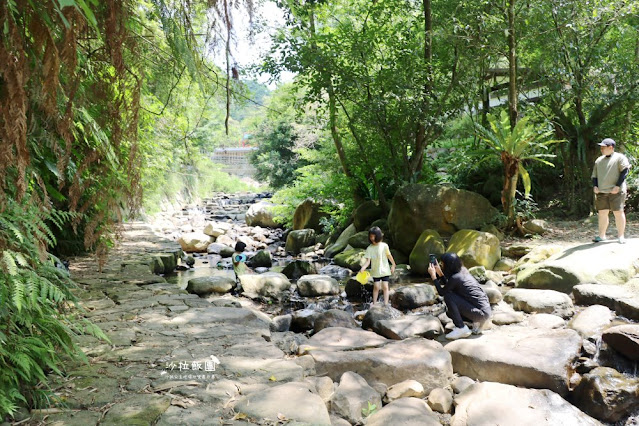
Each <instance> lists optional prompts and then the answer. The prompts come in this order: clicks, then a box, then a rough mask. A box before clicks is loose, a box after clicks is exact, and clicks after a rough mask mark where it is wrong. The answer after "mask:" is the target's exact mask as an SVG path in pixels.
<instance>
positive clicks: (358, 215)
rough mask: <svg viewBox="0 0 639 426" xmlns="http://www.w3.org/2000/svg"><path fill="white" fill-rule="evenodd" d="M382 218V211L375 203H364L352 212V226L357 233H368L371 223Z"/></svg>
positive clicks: (370, 201)
mask: <svg viewBox="0 0 639 426" xmlns="http://www.w3.org/2000/svg"><path fill="white" fill-rule="evenodd" d="M383 216H384V209H382V208H381V207H380V206H379V205H378V204H377V203H376V202H375V201H372V200H369V201H365V202H363V203H362V204H360V205H359V206H357V208H356V209H355V210H354V211H353V225H355V228H356V229H357V230H358V231H368V228H369V226H370V225H371V223H373V222H374V221H376V220H377V219H381V218H382V217H383Z"/></svg>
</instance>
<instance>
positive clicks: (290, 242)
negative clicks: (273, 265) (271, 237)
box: [285, 229, 315, 254]
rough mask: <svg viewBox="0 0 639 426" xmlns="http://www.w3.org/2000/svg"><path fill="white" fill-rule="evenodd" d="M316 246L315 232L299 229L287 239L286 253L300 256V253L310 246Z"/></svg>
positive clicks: (290, 233)
mask: <svg viewBox="0 0 639 426" xmlns="http://www.w3.org/2000/svg"><path fill="white" fill-rule="evenodd" d="M314 244H315V231H314V230H313V229H299V230H296V231H291V232H289V233H288V236H287V237H286V247H285V249H286V251H288V252H290V253H293V254H299V252H300V251H301V250H302V249H303V248H304V247H308V246H312V245H314Z"/></svg>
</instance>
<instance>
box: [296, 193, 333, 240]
mask: <svg viewBox="0 0 639 426" xmlns="http://www.w3.org/2000/svg"><path fill="white" fill-rule="evenodd" d="M321 208H322V204H320V203H318V202H315V201H314V200H312V199H310V198H307V199H306V200H304V201H303V202H302V203H300V205H298V206H297V208H296V209H295V213H294V214H293V229H294V230H298V229H309V228H310V229H313V230H315V231H316V232H318V233H320V232H322V227H321V225H320V221H321V219H322V218H328V217H330V216H329V214H328V213H324V212H322V211H321Z"/></svg>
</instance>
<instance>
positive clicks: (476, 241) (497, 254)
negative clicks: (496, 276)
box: [446, 229, 501, 269]
mask: <svg viewBox="0 0 639 426" xmlns="http://www.w3.org/2000/svg"><path fill="white" fill-rule="evenodd" d="M446 251H447V252H453V253H457V254H458V255H459V257H460V258H461V259H462V261H463V262H464V265H465V266H466V267H473V266H480V265H481V266H484V267H486V269H492V268H493V266H494V265H495V263H497V261H498V260H499V259H500V258H501V247H500V245H499V240H498V239H497V237H495V236H494V235H493V234H489V233H487V232H481V231H476V230H474V229H462V230H460V231H457V232H456V233H455V234H454V235H453V236H452V238H451V239H450V242H449V243H448V248H447V249H446Z"/></svg>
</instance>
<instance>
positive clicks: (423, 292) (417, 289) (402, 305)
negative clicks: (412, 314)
mask: <svg viewBox="0 0 639 426" xmlns="http://www.w3.org/2000/svg"><path fill="white" fill-rule="evenodd" d="M390 300H391V303H392V305H393V306H394V307H396V308H397V309H401V310H404V311H407V310H411V309H415V308H419V307H420V306H426V305H432V304H434V303H435V302H436V301H437V295H436V291H435V287H434V286H432V285H430V284H415V285H410V286H405V287H399V288H397V289H395V292H394V293H393V295H392V296H391V298H390Z"/></svg>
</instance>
